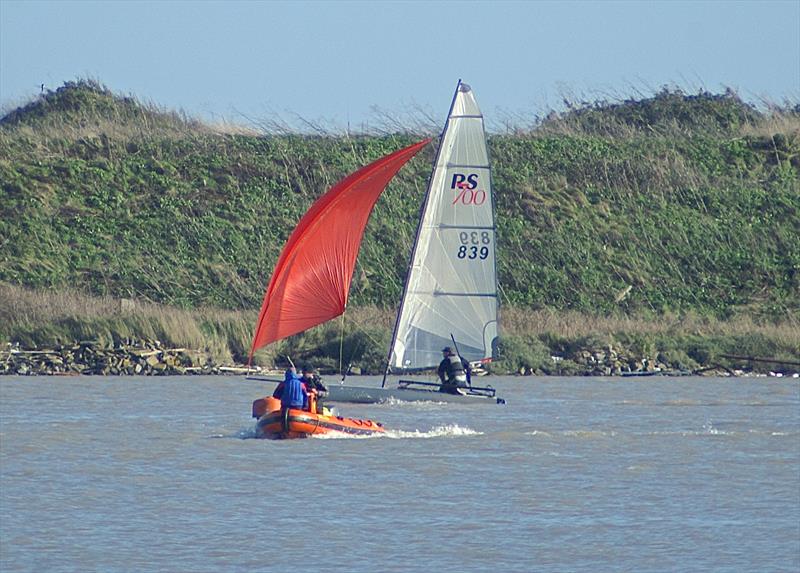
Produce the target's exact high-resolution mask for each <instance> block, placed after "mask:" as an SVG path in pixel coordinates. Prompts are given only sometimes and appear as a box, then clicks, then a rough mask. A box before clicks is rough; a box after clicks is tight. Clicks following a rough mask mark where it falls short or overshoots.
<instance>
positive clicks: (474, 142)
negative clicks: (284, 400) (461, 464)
mask: <svg viewBox="0 0 800 573" xmlns="http://www.w3.org/2000/svg"><path fill="white" fill-rule="evenodd" d="M497 307H498V304H497V271H496V259H495V223H494V200H493V196H492V183H491V168H490V165H489V154H488V151H487V148H486V133H485V130H484V123H483V115H482V114H481V111H480V108H479V107H478V104H477V102H476V101H475V96H474V94H473V92H472V89H471V88H470V86H468V85H467V84H464V83H462V82H461V81H459V83H458V86H457V88H456V92H455V95H454V96H453V101H452V103H451V105H450V112H449V113H448V117H447V121H446V123H445V127H444V131H443V133H442V136H441V144H440V146H439V151H438V153H437V155H436V159H435V161H434V164H433V172H432V174H431V178H430V180H429V182H428V189H427V192H426V195H425V200H424V203H423V207H422V213H421V217H420V221H419V227H418V229H417V235H416V240H415V243H414V249H413V252H412V255H411V262H410V264H409V270H408V274H407V277H406V284H405V288H404V292H403V298H402V301H401V303H400V310H399V312H398V315H397V321H396V323H395V327H394V333H393V335H392V343H391V345H390V349H389V357H388V361H387V369H386V373H385V374H384V377H383V382H382V384H381V387H380V388H364V387H355V386H348V385H344V384H340V385H336V384H332V385H330V386H329V394H328V397H327V399H328V400H329V401H333V402H361V403H370V402H381V401H387V400H392V399H394V400H402V401H418V400H435V401H442V402H464V401H469V402H481V401H482V402H497V403H505V401H504V400H503V399H502V398H498V397H497V396H496V395H495V390H494V388H492V387H490V386H486V387H477V386H471V385H470V386H469V387H467V388H462V389H459V394H449V393H444V392H440V391H439V390H440V385H439V384H438V383H431V382H421V381H415V380H404V379H401V380H399V382H398V383H397V384H398V385H397V387H396V388H394V389H391V388H387V387H386V377H387V376H386V375H388V374H389V373H390V372H400V373H414V372H421V371H424V370H431V369H435V368H436V367H437V366H438V365H439V362H440V360H442V350H443V348H444V347H448V346H455V347H456V349H457V352H458V354H459V355H460V356H461V357H463V358H465V359H467V360H468V361H469V362H470V363H472V364H475V365H483V364H485V363H486V362H488V361H490V360H491V359H492V356H493V355H494V351H495V349H496V344H497Z"/></svg>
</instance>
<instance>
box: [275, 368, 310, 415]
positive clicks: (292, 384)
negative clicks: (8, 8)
mask: <svg viewBox="0 0 800 573" xmlns="http://www.w3.org/2000/svg"><path fill="white" fill-rule="evenodd" d="M303 390H304V386H303V383H302V382H301V381H300V379H299V378H298V377H297V376H296V375H287V376H286V379H285V380H284V381H283V393H282V394H281V406H282V407H284V408H305V406H306V404H307V403H308V398H307V393H306V392H304V391H303Z"/></svg>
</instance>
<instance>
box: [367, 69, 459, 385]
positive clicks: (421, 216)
mask: <svg viewBox="0 0 800 573" xmlns="http://www.w3.org/2000/svg"><path fill="white" fill-rule="evenodd" d="M460 87H461V79H460V78H459V80H458V84H457V85H456V91H455V92H453V99H452V100H451V101H450V109H449V110H448V112H447V120H446V121H445V122H444V127H443V128H442V134H441V135H440V136H439V147H438V149H437V150H436V156H435V157H434V158H433V164H432V166H431V175H430V177H429V178H428V186H427V188H426V189H425V198H424V199H423V201H422V206H421V207H420V211H419V218H418V220H417V232H416V234H415V235H414V246H413V248H412V249H411V257H410V258H409V259H408V268H407V270H406V280H405V283H404V284H403V294H402V295H401V297H400V308H399V309H398V310H397V317H396V318H395V321H394V329H392V339H391V342H390V343H389V354H388V356H387V357H386V369H385V370H384V372H383V380H382V381H381V388H384V387H385V386H386V377H387V376H388V375H389V370H391V367H392V354H394V344H395V341H396V340H397V329H398V328H399V327H400V318H401V317H402V316H403V307H404V306H405V301H406V297H407V295H408V285H409V281H410V279H411V270H412V268H413V266H414V260H415V257H416V254H417V247H418V245H419V236H420V229H421V228H422V225H423V223H424V221H425V214H426V213H427V211H428V202H429V201H430V197H431V190H432V189H433V176H434V174H435V173H436V166H437V165H438V164H439V157H440V156H441V153H442V144H443V143H444V136H445V133H447V126H448V125H449V124H450V116H451V115H452V114H453V107H454V106H455V105H456V98H458V90H459V88H460Z"/></svg>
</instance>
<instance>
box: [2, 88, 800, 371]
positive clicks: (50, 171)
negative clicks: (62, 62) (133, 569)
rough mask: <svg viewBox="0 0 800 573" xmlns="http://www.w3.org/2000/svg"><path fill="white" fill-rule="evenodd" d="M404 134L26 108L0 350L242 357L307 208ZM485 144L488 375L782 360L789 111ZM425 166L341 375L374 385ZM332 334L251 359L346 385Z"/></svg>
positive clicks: (547, 132)
mask: <svg viewBox="0 0 800 573" xmlns="http://www.w3.org/2000/svg"><path fill="white" fill-rule="evenodd" d="M415 137H416V136H412V135H408V134H396V135H384V136H358V137H353V136H349V137H347V136H341V137H330V136H326V137H312V136H301V135H274V134H273V135H257V134H250V133H247V132H244V131H242V132H239V133H231V132H230V130H226V132H221V131H220V130H216V129H214V128H212V127H209V126H206V125H203V124H200V123H198V122H195V121H193V120H191V119H188V118H185V117H183V116H181V115H179V114H175V113H168V112H164V111H162V110H159V109H157V108H155V107H154V106H147V105H142V104H141V103H139V102H137V101H136V100H134V99H132V98H121V97H118V96H115V95H114V94H112V93H110V92H109V91H108V90H106V89H104V88H102V87H100V86H97V85H95V84H92V83H90V82H77V83H73V84H68V85H66V86H65V87H63V88H61V89H59V90H58V91H56V92H51V93H49V94H47V95H45V96H43V97H41V98H38V99H37V100H35V101H33V102H31V104H29V105H28V106H25V107H23V108H19V109H17V110H14V111H13V112H11V113H10V114H8V115H6V116H5V117H4V118H3V119H2V120H0V181H1V182H2V187H1V188H0V213H1V214H2V219H1V222H0V225H1V226H0V284H2V285H3V286H2V289H1V290H0V321H1V323H0V339H6V340H9V341H19V342H20V343H21V344H23V345H39V346H47V345H53V344H56V343H59V342H65V343H66V342H71V341H74V340H80V339H86V338H94V339H98V338H99V339H105V340H108V341H111V340H119V339H123V338H145V337H148V338H158V339H160V340H162V342H165V343H166V344H172V345H175V346H186V347H191V348H200V349H208V351H209V352H210V353H211V354H212V355H213V356H214V357H215V358H216V359H217V360H220V361H228V360H234V359H235V360H241V359H242V356H243V355H244V354H245V353H246V349H247V347H248V344H249V338H250V335H251V330H252V325H253V323H254V321H255V314H256V312H257V309H258V307H259V306H260V302H261V297H262V295H263V289H264V286H265V285H266V283H267V281H268V279H269V275H270V273H271V270H272V265H273V264H274V261H275V259H276V258H277V254H278V252H279V250H280V247H281V246H282V244H283V241H284V240H285V239H286V237H287V236H288V234H289V232H290V231H291V229H292V227H293V225H294V223H295V222H296V221H297V219H298V218H299V217H300V216H301V214H302V213H303V211H304V210H305V209H306V208H307V207H308V205H309V204H310V203H311V202H312V201H313V200H314V198H316V197H317V196H318V195H319V194H320V193H322V192H323V191H324V190H325V189H326V188H327V187H329V186H330V185H331V184H333V183H334V182H335V181H336V180H337V179H338V178H340V177H341V176H343V175H344V174H346V173H348V172H350V171H352V170H354V169H356V168H357V167H359V166H361V165H363V164H365V163H367V162H369V161H370V160H373V159H375V158H377V157H379V156H380V155H382V154H384V153H388V152H389V151H391V150H394V149H396V148H398V147H400V146H402V145H404V144H407V143H410V142H411V141H413V140H414V139H415ZM489 145H490V152H491V154H492V159H493V167H494V173H493V175H494V185H495V189H496V195H497V197H496V202H497V211H498V213H497V220H498V223H497V224H498V248H499V253H498V258H499V263H498V264H499V274H500V277H499V278H500V283H501V302H502V304H503V319H502V332H503V334H504V340H503V344H502V350H503V351H504V360H503V361H502V362H501V363H499V364H498V369H505V370H509V371H517V370H519V369H520V368H527V369H536V370H539V371H553V370H554V369H556V368H558V369H561V371H565V372H569V371H572V370H575V371H580V370H582V369H583V367H582V366H580V365H578V364H573V362H574V361H580V360H581V351H597V350H604V351H606V352H607V351H608V346H609V345H611V346H613V348H614V350H615V351H616V352H617V353H619V354H621V355H624V356H626V357H628V358H630V359H631V360H634V359H635V360H640V359H641V358H645V357H646V358H650V359H651V360H659V361H661V362H663V363H664V364H666V365H667V366H670V367H673V368H681V369H692V368H697V367H698V366H700V365H705V364H709V363H713V362H716V361H721V360H720V359H719V358H718V355H719V354H721V353H730V354H746V355H756V356H759V355H768V356H774V357H779V358H785V359H794V360H797V359H798V356H800V350H799V349H800V334H798V332H800V326H799V325H798V316H800V287H799V286H798V285H799V284H800V240H799V238H798V228H800V183H799V181H800V113H798V110H797V109H796V108H795V109H789V108H784V109H780V110H773V111H771V112H769V113H761V112H758V111H756V110H755V109H753V108H752V107H750V106H748V105H746V104H744V103H743V102H741V101H740V100H739V99H738V98H736V97H735V96H733V95H731V94H726V95H710V94H702V95H699V96H692V97H687V96H684V95H682V94H679V93H673V92H663V93H661V94H658V95H657V96H655V97H654V98H650V99H644V100H641V101H630V102H625V103H621V104H613V105H607V104H598V105H584V106H581V107H577V108H575V109H573V110H571V111H569V112H567V113H564V114H562V115H560V116H552V117H550V118H548V119H546V120H544V121H542V122H540V124H539V125H538V126H537V127H536V128H535V129H532V130H526V131H524V132H520V133H515V134H506V135H493V136H492V137H490V141H489ZM433 152H434V150H433V149H432V148H428V149H427V150H425V152H423V153H422V154H421V155H420V156H419V157H417V158H416V159H414V160H413V161H412V162H411V163H410V164H409V165H408V166H407V167H405V168H404V169H403V170H402V171H401V173H400V174H399V175H398V177H397V178H396V180H395V181H394V182H393V183H392V184H391V185H390V187H389V189H388V190H387V191H386V192H385V194H384V197H383V198H382V199H381V200H380V201H379V202H378V205H377V208H376V210H375V212H374V214H373V216H372V218H371V220H370V223H369V225H368V228H367V236H366V240H365V242H364V244H363V246H362V250H361V253H360V255H359V263H358V266H357V269H356V274H355V278H354V281H353V289H352V292H351V308H350V310H348V314H347V317H346V320H345V322H344V333H345V337H344V352H343V355H344V361H345V362H348V361H350V360H353V361H355V363H357V364H359V365H361V366H362V367H364V368H366V369H369V370H375V369H377V368H378V364H379V363H380V361H381V360H382V359H383V358H384V355H385V352H386V348H387V345H388V338H389V334H390V333H389V330H390V328H391V324H392V321H393V313H394V308H395V306H396V304H397V302H398V299H399V296H400V293H401V291H402V284H403V278H404V273H405V268H406V264H407V257H408V253H409V252H410V245H411V241H412V238H413V234H414V231H415V228H416V216H417V212H418V209H419V204H420V201H421V198H422V194H423V192H424V187H425V183H426V179H427V175H428V172H429V169H430V161H431V159H432V156H433ZM20 287H25V288H24V289H23V288H20ZM121 298H127V299H133V300H134V301H136V302H135V304H134V305H133V307H128V306H124V305H123V306H121V305H120V303H119V299H121ZM123 307H124V308H125V309H126V310H122V309H123ZM340 329H341V323H340V322H339V321H333V322H332V323H330V324H328V325H324V326H322V327H319V328H317V329H313V330H312V331H310V332H309V333H306V334H304V335H300V336H297V337H293V338H292V339H291V340H289V341H284V342H281V343H278V344H276V345H273V346H272V347H270V348H268V349H266V350H265V351H263V352H262V353H260V354H259V355H257V359H258V361H259V362H260V363H262V364H270V363H271V362H272V361H273V360H274V357H275V356H277V355H280V354H282V353H285V352H286V351H287V350H288V349H291V352H292V354H293V356H300V357H306V358H315V359H316V360H317V362H318V363H327V364H329V365H338V360H339V347H340ZM551 353H559V354H562V355H564V356H566V357H567V360H565V361H563V362H561V363H559V364H558V365H554V364H553V362H552V360H551V359H550V354H551ZM571 359H574V361H573V360H571ZM726 364H728V365H731V366H734V365H735V364H733V363H726ZM769 367H770V368H774V365H769Z"/></svg>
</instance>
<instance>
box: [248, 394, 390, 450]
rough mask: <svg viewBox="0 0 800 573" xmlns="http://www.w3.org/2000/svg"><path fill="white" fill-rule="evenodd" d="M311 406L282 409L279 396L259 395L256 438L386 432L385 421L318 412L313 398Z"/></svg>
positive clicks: (256, 404)
mask: <svg viewBox="0 0 800 573" xmlns="http://www.w3.org/2000/svg"><path fill="white" fill-rule="evenodd" d="M309 406H310V411H309V410H300V409H297V408H289V409H288V410H281V401H280V400H278V399H277V398H272V397H269V398H259V399H258V400H256V401H255V402H253V417H254V418H258V422H257V423H256V437H258V438H268V439H272V440H280V439H292V438H307V437H309V436H314V435H320V434H331V433H339V434H349V435H356V436H366V435H370V434H379V433H383V432H385V431H386V430H385V429H384V427H383V424H381V423H380V422H375V421H373V420H358V419H356V418H343V417H342V416H330V415H326V414H323V413H317V412H316V400H314V399H313V397H312V399H311V400H309Z"/></svg>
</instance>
